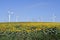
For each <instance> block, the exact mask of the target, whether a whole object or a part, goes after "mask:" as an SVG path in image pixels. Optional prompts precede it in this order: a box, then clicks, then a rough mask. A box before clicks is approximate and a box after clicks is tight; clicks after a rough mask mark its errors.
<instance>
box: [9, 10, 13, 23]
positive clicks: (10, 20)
mask: <svg viewBox="0 0 60 40" xmlns="http://www.w3.org/2000/svg"><path fill="white" fill-rule="evenodd" d="M11 14H13V12H11V11H8V21H9V22H10V21H11Z"/></svg>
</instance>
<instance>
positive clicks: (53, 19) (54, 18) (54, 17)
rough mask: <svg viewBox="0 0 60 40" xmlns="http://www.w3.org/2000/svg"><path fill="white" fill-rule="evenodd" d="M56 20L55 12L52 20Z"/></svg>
mask: <svg viewBox="0 0 60 40" xmlns="http://www.w3.org/2000/svg"><path fill="white" fill-rule="evenodd" d="M55 20H56V16H55V14H53V17H52V21H53V22H55Z"/></svg>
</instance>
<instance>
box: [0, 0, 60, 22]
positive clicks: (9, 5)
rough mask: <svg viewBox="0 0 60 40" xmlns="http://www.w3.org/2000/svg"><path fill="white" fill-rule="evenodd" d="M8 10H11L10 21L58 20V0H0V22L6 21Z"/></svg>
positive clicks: (59, 2) (59, 6) (59, 19)
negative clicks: (53, 18)
mask: <svg viewBox="0 0 60 40" xmlns="http://www.w3.org/2000/svg"><path fill="white" fill-rule="evenodd" d="M8 11H12V12H13V14H11V22H15V21H16V16H18V18H17V19H18V20H17V21H18V22H20V21H21V22H22V21H23V22H24V21H25V22H26V21H43V22H52V21H53V20H52V17H53V14H55V16H56V18H55V21H56V22H60V0H0V22H8Z"/></svg>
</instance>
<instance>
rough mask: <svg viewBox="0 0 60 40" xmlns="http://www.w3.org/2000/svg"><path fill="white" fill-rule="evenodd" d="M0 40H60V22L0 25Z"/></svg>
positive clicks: (6, 23)
mask: <svg viewBox="0 0 60 40" xmlns="http://www.w3.org/2000/svg"><path fill="white" fill-rule="evenodd" d="M0 40H60V22H10V23H8V22H4V23H0Z"/></svg>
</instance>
